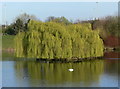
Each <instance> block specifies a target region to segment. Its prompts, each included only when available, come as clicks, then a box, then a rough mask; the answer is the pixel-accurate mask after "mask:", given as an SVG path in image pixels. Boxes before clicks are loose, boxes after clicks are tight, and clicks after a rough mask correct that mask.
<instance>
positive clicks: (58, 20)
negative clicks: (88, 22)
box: [46, 16, 72, 25]
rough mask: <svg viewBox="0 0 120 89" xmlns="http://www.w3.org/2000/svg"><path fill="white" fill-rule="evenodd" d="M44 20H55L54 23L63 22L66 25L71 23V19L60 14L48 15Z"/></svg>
mask: <svg viewBox="0 0 120 89" xmlns="http://www.w3.org/2000/svg"><path fill="white" fill-rule="evenodd" d="M46 22H56V23H62V24H65V25H68V24H71V23H72V22H71V21H69V20H68V19H67V18H65V17H64V16H62V17H54V16H50V17H48V18H47V20H46Z"/></svg>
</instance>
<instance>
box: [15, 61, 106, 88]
mask: <svg viewBox="0 0 120 89" xmlns="http://www.w3.org/2000/svg"><path fill="white" fill-rule="evenodd" d="M14 68H15V70H16V72H15V73H16V76H17V77H18V78H20V79H22V78H24V79H28V80H29V83H30V85H34V84H47V85H48V86H51V85H57V84H65V83H73V84H74V83H75V84H76V83H79V84H80V83H82V84H83V85H85V86H90V85H91V84H92V83H99V78H100V75H101V74H102V73H103V70H104V61H103V60H94V61H89V62H88V61H87V62H81V63H40V62H35V61H31V62H28V61H16V63H15V66H14ZM69 68H73V69H74V71H73V72H70V71H68V69H69Z"/></svg>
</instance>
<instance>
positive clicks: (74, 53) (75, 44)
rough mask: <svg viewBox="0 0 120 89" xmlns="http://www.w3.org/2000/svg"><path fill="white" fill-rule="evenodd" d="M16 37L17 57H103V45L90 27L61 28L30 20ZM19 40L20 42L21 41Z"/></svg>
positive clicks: (53, 23) (71, 26)
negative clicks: (25, 29)
mask: <svg viewBox="0 0 120 89" xmlns="http://www.w3.org/2000/svg"><path fill="white" fill-rule="evenodd" d="M27 28H28V31H27V32H21V33H19V34H18V35H17V36H16V37H15V43H16V44H15V47H16V54H17V56H18V57H21V56H23V57H30V58H44V59H70V58H72V57H75V58H87V57H98V56H103V42H102V40H101V39H100V37H99V32H98V31H92V30H91V25H90V24H73V25H67V26H65V25H62V24H59V23H55V22H46V23H43V22H39V21H34V20H31V21H30V22H29V24H28V27H27ZM18 39H19V40H18Z"/></svg>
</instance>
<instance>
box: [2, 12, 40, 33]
mask: <svg viewBox="0 0 120 89" xmlns="http://www.w3.org/2000/svg"><path fill="white" fill-rule="evenodd" d="M30 20H36V21H37V20H38V19H37V18H36V17H35V16H34V15H28V14H26V13H24V14H21V15H19V16H17V17H16V19H15V21H14V22H13V23H12V24H11V25H9V26H8V27H7V28H6V29H4V33H5V34H9V35H16V34H18V32H26V31H27V30H28V29H27V24H28V23H29V21H30Z"/></svg>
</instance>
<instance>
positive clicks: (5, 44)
mask: <svg viewBox="0 0 120 89" xmlns="http://www.w3.org/2000/svg"><path fill="white" fill-rule="evenodd" d="M9 48H14V36H13V35H3V36H2V49H9Z"/></svg>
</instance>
